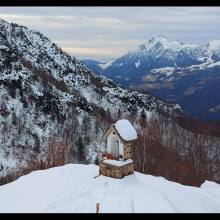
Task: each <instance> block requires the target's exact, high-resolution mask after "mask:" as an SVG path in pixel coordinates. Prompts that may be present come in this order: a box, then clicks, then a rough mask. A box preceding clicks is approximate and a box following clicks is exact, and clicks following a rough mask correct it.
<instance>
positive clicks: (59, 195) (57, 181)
mask: <svg viewBox="0 0 220 220" xmlns="http://www.w3.org/2000/svg"><path fill="white" fill-rule="evenodd" d="M98 174H99V172H98V166H95V165H81V164H68V165H65V166H61V167H56V168H51V169H48V170H39V171H35V172H32V173H30V174H28V175H25V176H22V177H20V178H19V179H18V180H16V181H14V182H12V183H9V184H6V185H4V186H0V212H1V213H2V212H4V213H14V212H16V213H19V212H23V213H38V212H41V213H48V212H49V213H57V212H58V213H61V212H62V213H96V207H97V204H98V203H99V213H208V212H209V213H210V212H211V213H220V185H219V184H216V183H215V182H210V181H205V182H204V183H203V184H202V185H201V186H200V187H190V186H185V185H181V184H178V183H175V182H171V181H168V180H166V179H165V178H163V177H155V176H151V175H144V174H141V173H139V172H135V173H134V174H132V175H130V176H126V177H125V178H123V179H113V178H110V177H105V176H98ZM97 176H98V177H97ZM94 177H96V178H94Z"/></svg>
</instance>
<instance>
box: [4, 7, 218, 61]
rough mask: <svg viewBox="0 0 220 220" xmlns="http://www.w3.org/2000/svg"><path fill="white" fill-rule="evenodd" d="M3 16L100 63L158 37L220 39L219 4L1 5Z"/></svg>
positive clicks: (78, 55) (190, 39) (198, 40)
mask: <svg viewBox="0 0 220 220" xmlns="http://www.w3.org/2000/svg"><path fill="white" fill-rule="evenodd" d="M0 17H1V18H3V19H6V20H8V21H10V22H16V23H19V24H23V25H25V26H28V27H29V28H33V29H36V30H38V31H40V32H42V33H43V34H45V35H47V36H48V37H49V38H50V39H51V40H52V41H55V42H56V43H57V44H58V45H59V46H61V47H63V48H64V49H66V50H67V51H68V52H69V53H71V54H73V55H75V56H76V57H79V58H93V59H98V60H101V61H107V60H111V59H114V58H116V57H117V56H120V55H122V54H123V53H125V52H126V51H128V50H129V49H131V48H134V47H136V46H137V45H139V44H141V43H143V42H145V41H147V40H148V39H149V38H152V37H155V36H157V35H165V36H167V37H168V38H170V39H171V40H180V41H185V42H192V43H203V44H204V43H207V42H208V41H210V40H212V39H220V37H219V32H220V8H218V7H2V8H0Z"/></svg>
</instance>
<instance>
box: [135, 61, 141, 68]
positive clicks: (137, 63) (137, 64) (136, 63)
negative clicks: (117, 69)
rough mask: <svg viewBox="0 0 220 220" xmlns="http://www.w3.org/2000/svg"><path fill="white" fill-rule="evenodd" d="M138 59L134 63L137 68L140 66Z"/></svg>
mask: <svg viewBox="0 0 220 220" xmlns="http://www.w3.org/2000/svg"><path fill="white" fill-rule="evenodd" d="M140 64H141V63H140V61H139V60H138V61H137V62H135V63H134V65H135V67H136V68H138V67H139V66H140Z"/></svg>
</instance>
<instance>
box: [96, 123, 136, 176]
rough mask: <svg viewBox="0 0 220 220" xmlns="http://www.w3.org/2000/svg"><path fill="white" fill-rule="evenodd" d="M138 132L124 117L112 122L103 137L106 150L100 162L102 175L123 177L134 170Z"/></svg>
mask: <svg viewBox="0 0 220 220" xmlns="http://www.w3.org/2000/svg"><path fill="white" fill-rule="evenodd" d="M135 139H137V132H136V131H135V129H134V127H133V126H132V124H131V123H130V122H129V121H128V120H126V119H122V120H119V121H117V122H116V123H115V124H112V125H111V126H110V128H109V129H108V130H107V131H106V133H105V134H104V135H103V137H102V143H103V144H104V146H105V148H106V151H105V152H104V153H103V155H102V160H101V161H100V163H99V173H100V175H104V176H109V177H113V178H122V177H124V176H127V175H130V174H132V173H133V172H134V162H133V153H134V143H133V141H134V140H135Z"/></svg>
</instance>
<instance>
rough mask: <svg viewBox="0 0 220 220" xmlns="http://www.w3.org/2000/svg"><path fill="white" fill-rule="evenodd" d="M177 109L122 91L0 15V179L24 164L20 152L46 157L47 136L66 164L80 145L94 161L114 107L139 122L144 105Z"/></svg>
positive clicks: (112, 118)
mask: <svg viewBox="0 0 220 220" xmlns="http://www.w3.org/2000/svg"><path fill="white" fill-rule="evenodd" d="M177 107H179V106H177V105H172V104H166V103H164V102H162V101H161V100H158V99H157V98H155V97H153V96H151V95H148V94H147V95H144V94H139V93H137V92H130V91H128V90H125V89H122V88H121V87H119V86H117V85H116V84H114V83H113V82H112V81H111V80H109V79H107V78H105V77H102V76H98V75H96V74H95V73H94V72H92V71H91V70H90V69H89V68H88V67H87V66H86V65H85V64H84V63H83V62H81V61H79V60H78V59H77V58H75V57H73V56H70V55H68V54H67V53H66V52H64V51H62V49H60V48H59V47H58V46H57V45H56V44H54V43H53V42H52V41H50V40H49V39H48V38H47V37H46V36H44V35H42V34H41V33H40V32H38V31H35V30H31V29H28V28H26V27H24V26H20V25H17V24H13V23H8V22H6V21H4V20H2V19H0V177H1V176H4V175H6V174H8V173H9V172H11V171H12V170H14V169H16V168H19V167H21V166H25V165H26V164H25V163H24V158H23V155H26V154H32V153H33V154H35V155H37V154H38V156H40V158H41V159H43V160H45V158H46V157H47V155H48V153H47V149H48V145H49V143H50V142H49V139H55V140H56V142H59V143H64V144H65V146H66V147H67V148H68V152H67V153H66V154H67V155H66V158H67V159H66V162H68V163H69V162H73V161H74V162H77V160H78V152H79V151H80V150H81V149H82V148H84V150H83V151H84V154H85V156H84V157H85V158H84V162H85V160H86V161H89V163H91V162H94V160H95V158H96V155H97V150H100V149H102V147H103V146H101V145H100V140H101V137H102V135H103V133H104V132H105V131H106V129H107V128H108V127H109V124H110V123H113V122H115V120H116V117H117V114H118V111H119V110H120V111H122V112H123V114H122V117H123V118H128V117H129V115H130V114H131V112H135V113H136V119H137V120H138V119H139V116H140V112H141V111H142V110H143V109H144V110H145V111H146V112H159V111H160V112H167V113H169V112H170V113H171V112H172V111H173V110H175V111H176V108H177ZM179 110H180V109H179ZM100 115H101V118H102V120H100ZM103 119H104V120H103ZM137 120H136V121H137ZM85 122H86V123H85ZM77 142H80V143H81V144H77ZM78 146H83V147H81V148H80V147H78ZM78 148H79V149H78ZM81 162H82V161H81Z"/></svg>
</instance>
